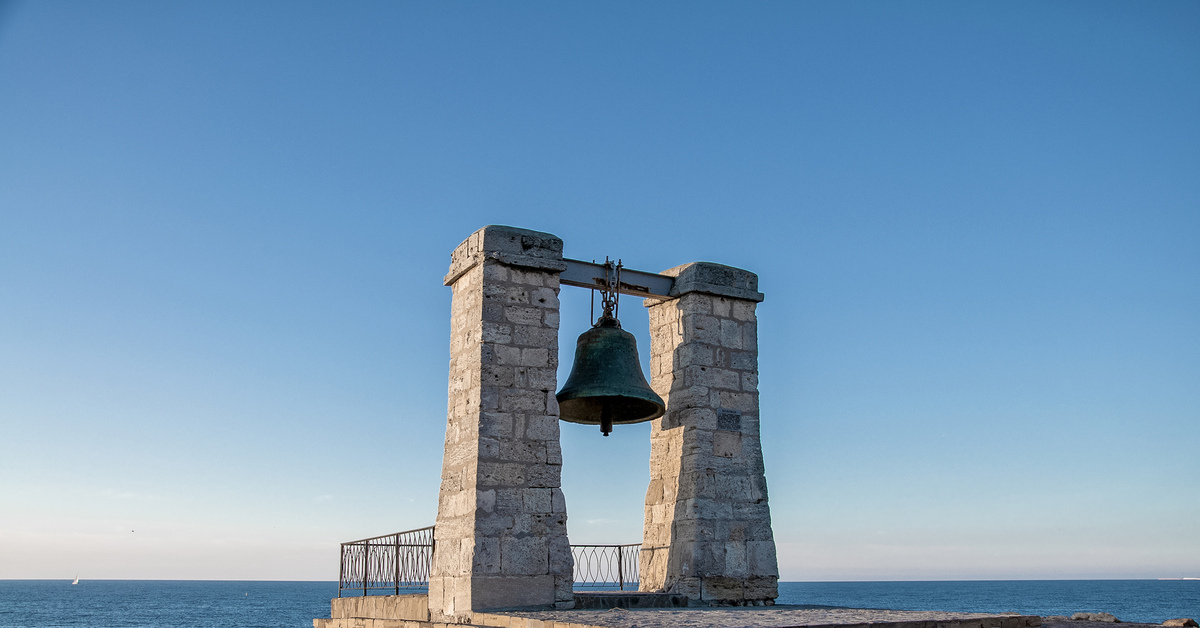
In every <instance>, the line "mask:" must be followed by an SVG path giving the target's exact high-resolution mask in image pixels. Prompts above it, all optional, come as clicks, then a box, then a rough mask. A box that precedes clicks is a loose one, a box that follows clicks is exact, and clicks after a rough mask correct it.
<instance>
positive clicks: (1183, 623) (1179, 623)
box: [1162, 617, 1200, 628]
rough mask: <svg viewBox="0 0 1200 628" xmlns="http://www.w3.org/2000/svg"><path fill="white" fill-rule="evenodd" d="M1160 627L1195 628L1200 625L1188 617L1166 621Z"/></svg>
mask: <svg viewBox="0 0 1200 628" xmlns="http://www.w3.org/2000/svg"><path fill="white" fill-rule="evenodd" d="M1162 625H1164V626H1169V627H1170V628H1196V626H1198V625H1200V624H1197V623H1196V620H1194V619H1192V618H1190V617H1180V618H1178V619H1168V620H1167V621H1164V622H1163V623H1162Z"/></svg>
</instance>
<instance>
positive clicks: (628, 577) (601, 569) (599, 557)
mask: <svg viewBox="0 0 1200 628" xmlns="http://www.w3.org/2000/svg"><path fill="white" fill-rule="evenodd" d="M641 549H642V546H641V545H640V544H637V543H634V544H630V545H572V546H571V554H572V555H573V556H574V557H575V588H577V589H610V590H611V589H616V590H618V591H627V590H628V591H636V590H637V588H638V553H639V552H640V551H641Z"/></svg>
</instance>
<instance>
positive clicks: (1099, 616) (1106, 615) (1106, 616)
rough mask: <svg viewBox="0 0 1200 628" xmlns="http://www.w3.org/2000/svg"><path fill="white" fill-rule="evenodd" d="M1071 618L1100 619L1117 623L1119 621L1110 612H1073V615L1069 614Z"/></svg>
mask: <svg viewBox="0 0 1200 628" xmlns="http://www.w3.org/2000/svg"><path fill="white" fill-rule="evenodd" d="M1071 619H1073V620H1076V621H1102V622H1108V623H1117V622H1120V621H1121V620H1119V619H1117V618H1116V616H1115V615H1113V614H1112V613H1075V614H1074V615H1071Z"/></svg>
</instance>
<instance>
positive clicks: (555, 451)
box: [429, 226, 573, 622]
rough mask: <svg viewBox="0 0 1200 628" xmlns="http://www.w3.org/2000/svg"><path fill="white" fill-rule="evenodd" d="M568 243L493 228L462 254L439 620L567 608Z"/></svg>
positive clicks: (441, 512) (454, 314) (439, 541)
mask: <svg viewBox="0 0 1200 628" xmlns="http://www.w3.org/2000/svg"><path fill="white" fill-rule="evenodd" d="M564 268H566V265H565V264H564V263H563V261H562V240H560V239H558V238H557V237H555V236H553V235H550V234H548V233H539V232H536V231H528V230H525V229H515V228H512V227H498V226H488V227H484V228H483V229H480V230H479V231H476V232H475V233H474V234H472V235H471V237H469V238H467V240H466V241H464V242H463V243H462V244H460V245H459V246H458V248H457V249H455V251H454V254H453V256H452V257H451V263H450V272H449V274H447V275H446V280H445V283H446V285H448V286H451V288H452V289H453V292H454V297H453V302H452V305H451V331H450V390H449V403H448V408H447V417H446V450H445V454H444V457H443V459H442V487H441V493H440V495H439V497H438V514H437V523H436V527H435V529H434V543H435V545H434V556H433V565H432V568H431V574H430V578H429V610H430V613H431V616H432V619H433V621H455V622H461V621H465V620H469V617H470V613H471V611H478V610H484V609H490V608H506V607H551V608H554V607H557V608H569V607H570V605H571V604H572V600H573V597H572V594H571V585H572V569H573V563H572V559H571V548H570V544H569V542H568V541H567V513H566V503H565V500H564V499H563V494H562V490H561V489H560V486H561V480H560V477H561V473H560V472H561V469H562V452H561V450H560V448H559V440H558V403H557V402H556V401H555V399H554V392H555V388H556V387H557V378H556V372H557V369H558V274H559V273H560V272H562V270H563V269H564Z"/></svg>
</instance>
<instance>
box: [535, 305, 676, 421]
mask: <svg viewBox="0 0 1200 628" xmlns="http://www.w3.org/2000/svg"><path fill="white" fill-rule="evenodd" d="M607 309H608V308H606V310H607ZM555 398H557V399H558V408H559V417H560V418H561V419H562V420H564V421H570V422H572V423H586V424H589V425H599V426H600V432H601V433H603V434H604V435H605V436H608V433H609V432H611V431H612V426H613V425H623V424H629V423H641V422H643V421H650V420H653V419H657V418H658V417H660V416H662V415H663V412H665V411H666V409H667V407H666V404H664V403H663V400H662V397H659V396H658V395H657V394H656V393H655V392H654V391H653V390H651V389H650V384H648V383H646V376H645V375H643V374H642V366H641V364H640V363H639V360H638V352H637V339H636V338H634V337H633V334H631V333H629V332H627V331H625V330H623V329H621V323H620V322H619V321H617V319H616V318H615V317H613V316H612V315H611V314H610V312H609V311H606V312H605V314H604V315H603V316H601V317H600V319H599V320H597V321H596V324H595V326H594V327H592V328H591V329H589V330H587V331H585V332H583V333H582V334H580V335H579V340H578V341H576V343H575V364H574V365H572V366H571V375H570V376H569V377H567V383H566V384H565V385H564V386H563V387H562V390H560V391H558V394H557V395H555Z"/></svg>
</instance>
